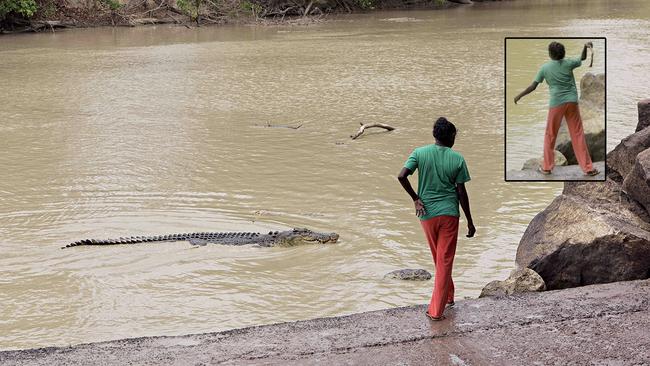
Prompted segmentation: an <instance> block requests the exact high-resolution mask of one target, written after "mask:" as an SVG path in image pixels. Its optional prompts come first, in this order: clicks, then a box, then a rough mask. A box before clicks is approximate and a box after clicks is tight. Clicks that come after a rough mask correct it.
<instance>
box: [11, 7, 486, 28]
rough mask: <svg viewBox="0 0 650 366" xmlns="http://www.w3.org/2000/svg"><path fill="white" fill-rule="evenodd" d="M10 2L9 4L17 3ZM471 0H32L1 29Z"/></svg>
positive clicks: (242, 17)
mask: <svg viewBox="0 0 650 366" xmlns="http://www.w3.org/2000/svg"><path fill="white" fill-rule="evenodd" d="M7 1H9V5H11V4H12V3H13V2H14V0H7ZM477 1H478V2H483V1H486V2H489V1H493V0H477ZM472 3H473V2H472V1H470V0H409V1H404V0H402V1H396V0H336V1H328V0H325V1H315V0H305V1H287V2H283V1H265V0H259V1H249V0H233V1H227V2H219V4H217V3H216V2H212V1H209V0H193V1H187V0H160V1H155V0H144V1H132V0H97V1H92V2H87V1H80V0H28V1H27V2H25V3H16V4H15V5H14V6H13V7H12V6H9V7H8V9H9V11H7V9H5V8H6V7H5V8H0V34H11V33H24V32H44V31H45V32H48V31H51V32H55V31H56V30H60V29H66V28H86V27H100V26H113V27H115V26H129V27H134V26H140V25H155V24H177V25H180V26H184V27H187V28H193V27H200V26H205V25H223V24H239V25H278V24H282V25H308V24H313V23H318V22H321V21H323V20H324V19H326V17H327V16H328V15H336V14H351V13H367V12H372V11H377V10H412V9H430V10H434V9H435V10H437V9H447V8H452V7H457V6H468V5H471V4H472ZM25 4H29V5H25ZM12 9H13V10H12Z"/></svg>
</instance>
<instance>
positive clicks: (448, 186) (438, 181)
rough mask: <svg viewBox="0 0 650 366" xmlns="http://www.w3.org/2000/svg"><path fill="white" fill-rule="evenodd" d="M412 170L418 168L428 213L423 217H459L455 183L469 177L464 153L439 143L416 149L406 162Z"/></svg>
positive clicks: (421, 191) (424, 218) (464, 180)
mask: <svg viewBox="0 0 650 366" xmlns="http://www.w3.org/2000/svg"><path fill="white" fill-rule="evenodd" d="M404 167H405V168H407V169H409V170H410V171H412V172H415V170H416V169H417V170H418V196H419V197H420V199H421V200H422V203H424V209H425V211H426V214H425V215H424V216H422V217H420V220H428V219H430V218H432V217H436V216H443V215H447V216H456V217H458V216H460V212H459V211H458V195H457V193H456V184H457V183H465V182H468V181H469V180H470V176H469V172H468V171H467V164H466V163H465V159H464V158H463V156H462V155H461V154H460V153H458V152H456V151H454V150H452V149H450V148H448V147H445V146H440V145H436V144H432V145H426V146H421V147H418V148H416V149H415V150H413V152H412V153H411V156H409V158H408V159H407V160H406V163H404Z"/></svg>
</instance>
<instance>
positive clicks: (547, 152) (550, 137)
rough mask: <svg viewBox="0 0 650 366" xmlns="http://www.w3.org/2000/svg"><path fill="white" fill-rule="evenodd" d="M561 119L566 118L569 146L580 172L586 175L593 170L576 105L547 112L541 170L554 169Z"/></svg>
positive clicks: (567, 104) (561, 106)
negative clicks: (571, 148) (571, 147)
mask: <svg viewBox="0 0 650 366" xmlns="http://www.w3.org/2000/svg"><path fill="white" fill-rule="evenodd" d="M562 117H565V118H566V124H567V128H568V129H569V134H570V135H571V145H572V146H573V152H574V153H575V155H576V160H578V164H580V167H581V168H582V170H583V171H584V172H585V173H587V172H590V171H592V170H593V169H594V167H593V165H592V164H591V156H590V155H589V149H588V148H587V141H586V140H585V132H584V130H583V129H582V119H581V118H580V109H579V108H578V103H574V102H569V103H563V104H560V105H558V106H556V107H553V108H550V109H549V110H548V118H547V119H546V134H545V135H544V162H543V163H542V169H544V170H552V169H553V168H554V167H555V140H556V138H557V131H558V130H559V129H560V123H562Z"/></svg>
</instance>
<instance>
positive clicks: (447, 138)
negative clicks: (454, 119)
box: [433, 117, 456, 146]
mask: <svg viewBox="0 0 650 366" xmlns="http://www.w3.org/2000/svg"><path fill="white" fill-rule="evenodd" d="M433 137H435V138H436V140H438V141H440V142H442V143H443V144H445V145H447V146H451V145H453V144H454V140H455V139H456V126H454V124H453V123H451V122H449V121H448V120H447V119H446V118H445V117H440V118H438V120H437V121H436V123H434V124H433Z"/></svg>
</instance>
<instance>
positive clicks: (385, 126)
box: [350, 123, 395, 140]
mask: <svg viewBox="0 0 650 366" xmlns="http://www.w3.org/2000/svg"><path fill="white" fill-rule="evenodd" d="M372 127H380V128H383V129H385V130H388V131H393V130H394V129H395V127H393V126H389V125H385V124H383V123H367V124H365V125H364V124H363V123H361V127H360V128H359V131H357V133H355V134H354V135H350V137H351V138H352V139H353V140H356V139H357V137H359V136H361V135H363V133H364V132H365V131H366V129H367V128H372Z"/></svg>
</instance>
